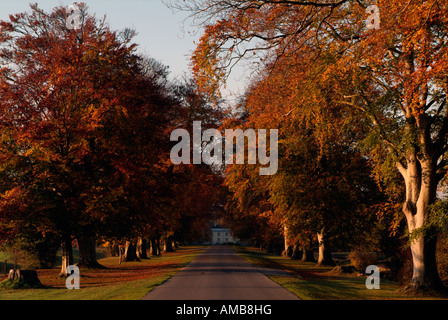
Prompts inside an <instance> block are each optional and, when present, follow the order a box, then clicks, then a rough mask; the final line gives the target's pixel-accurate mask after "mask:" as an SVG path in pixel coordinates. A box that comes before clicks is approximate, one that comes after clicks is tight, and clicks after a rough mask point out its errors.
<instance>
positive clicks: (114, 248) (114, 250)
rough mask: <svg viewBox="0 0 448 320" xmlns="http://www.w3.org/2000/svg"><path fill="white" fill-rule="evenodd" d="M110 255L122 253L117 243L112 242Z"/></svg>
mask: <svg viewBox="0 0 448 320" xmlns="http://www.w3.org/2000/svg"><path fill="white" fill-rule="evenodd" d="M108 249H109V256H110V257H118V256H119V255H120V247H119V246H118V244H116V243H112V244H111V245H110V246H109V247H108Z"/></svg>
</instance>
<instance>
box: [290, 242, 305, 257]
mask: <svg viewBox="0 0 448 320" xmlns="http://www.w3.org/2000/svg"><path fill="white" fill-rule="evenodd" d="M290 248H291V246H290ZM290 258H291V259H292V260H300V259H302V250H301V249H300V246H299V245H298V244H295V245H294V246H293V247H292V252H291V256H290Z"/></svg>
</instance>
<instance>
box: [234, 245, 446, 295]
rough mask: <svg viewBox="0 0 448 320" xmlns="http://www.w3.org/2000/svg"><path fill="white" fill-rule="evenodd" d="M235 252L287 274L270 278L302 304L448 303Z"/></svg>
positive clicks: (252, 251)
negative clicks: (370, 286) (382, 301)
mask: <svg viewBox="0 0 448 320" xmlns="http://www.w3.org/2000/svg"><path fill="white" fill-rule="evenodd" d="M235 251H236V252H237V253H238V254H239V255H241V256H242V257H244V258H245V259H246V260H247V261H248V262H250V263H251V264H253V265H255V266H259V267H265V268H274V269H281V270H287V271H289V272H290V273H291V276H290V277H285V276H277V275H271V276H269V278H271V279H272V280H274V281H275V282H277V283H278V284H280V285H281V286H283V287H284V288H286V289H288V290H289V291H291V292H292V293H294V294H295V295H297V296H298V297H299V298H301V299H303V300H413V299H418V300H421V299H425V300H433V299H447V298H446V297H445V298H441V297H439V296H427V297H413V296H409V295H406V294H404V293H403V292H402V287H400V286H399V285H398V284H397V283H395V282H392V281H389V280H386V279H383V278H381V279H380V280H381V281H380V289H379V290H376V289H373V290H368V289H367V287H366V278H367V275H363V274H358V273H353V274H341V273H338V272H335V271H333V267H320V266H317V265H316V263H314V262H302V261H298V260H291V259H289V258H284V257H282V256H277V255H270V254H266V253H265V252H263V251H261V250H259V249H256V248H249V247H237V246H235Z"/></svg>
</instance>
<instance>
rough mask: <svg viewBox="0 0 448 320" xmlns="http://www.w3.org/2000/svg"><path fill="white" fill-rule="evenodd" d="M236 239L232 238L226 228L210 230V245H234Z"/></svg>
mask: <svg viewBox="0 0 448 320" xmlns="http://www.w3.org/2000/svg"><path fill="white" fill-rule="evenodd" d="M235 242H238V240H237V239H235V238H233V237H232V234H231V233H230V229H228V228H212V244H224V243H235Z"/></svg>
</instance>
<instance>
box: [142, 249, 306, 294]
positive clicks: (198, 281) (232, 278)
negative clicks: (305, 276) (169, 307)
mask: <svg viewBox="0 0 448 320" xmlns="http://www.w3.org/2000/svg"><path fill="white" fill-rule="evenodd" d="M266 273H269V274H284V275H288V274H287V273H286V272H284V271H273V270H271V269H264V268H263V269H262V268H256V267H254V266H252V265H251V264H250V263H248V262H247V261H246V260H245V259H244V258H242V257H240V256H239V255H238V254H236V253H235V252H234V251H233V248H232V247H231V246H210V247H208V248H207V249H206V250H205V251H204V252H203V253H201V254H199V255H198V256H197V257H196V258H195V259H193V261H192V262H190V263H189V264H188V265H187V266H186V267H185V268H183V269H182V270H181V271H179V272H178V273H177V274H176V275H175V276H174V277H172V278H171V279H169V280H168V281H167V282H165V283H164V284H162V285H160V286H158V287H156V288H155V289H154V290H152V291H150V292H149V293H148V294H147V295H146V296H145V297H144V298H143V300H298V299H299V298H298V297H297V296H296V295H294V294H292V293H291V292H289V291H288V290H286V289H285V288H283V287H282V286H280V285H279V284H277V283H276V282H274V281H272V280H271V279H269V278H268V277H267V276H266V275H265V274H266Z"/></svg>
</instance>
